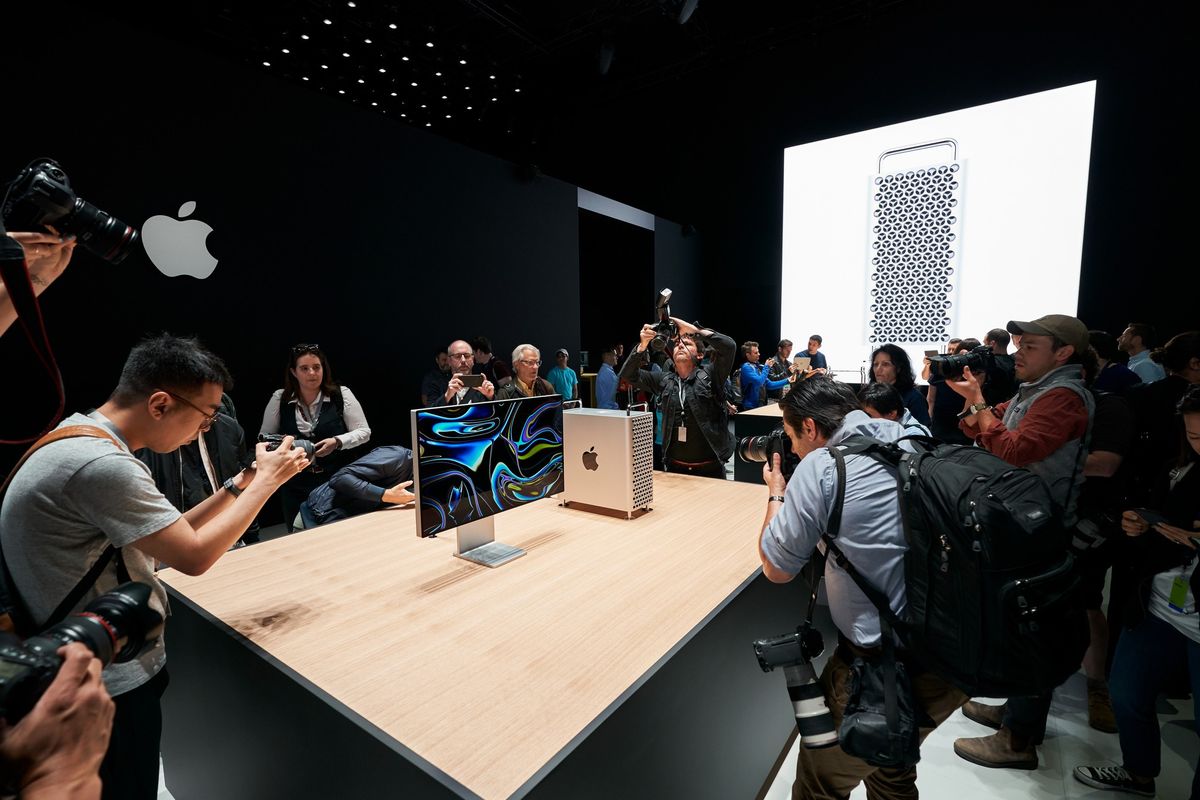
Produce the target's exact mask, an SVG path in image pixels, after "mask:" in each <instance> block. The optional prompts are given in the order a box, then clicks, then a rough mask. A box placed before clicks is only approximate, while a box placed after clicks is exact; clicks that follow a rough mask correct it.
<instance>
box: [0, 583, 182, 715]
mask: <svg viewBox="0 0 1200 800" xmlns="http://www.w3.org/2000/svg"><path fill="white" fill-rule="evenodd" d="M162 629H163V618H162V615H161V614H159V613H158V612H157V611H155V610H154V609H153V608H151V607H150V587H149V586H147V585H146V584H144V583H137V582H130V583H123V584H121V585H120V586H118V587H117V588H116V589H113V590H112V591H111V592H108V593H107V594H102V595H100V596H99V597H97V598H96V599H95V600H93V601H92V602H90V603H88V604H87V606H85V607H84V609H83V610H82V611H80V612H78V613H76V614H72V615H70V616H68V617H67V618H66V619H64V620H63V621H62V622H59V623H57V624H55V625H52V626H50V627H49V628H47V629H46V630H44V631H42V632H41V633H39V634H38V635H37V636H31V637H29V638H28V639H26V640H25V641H24V642H21V641H18V640H17V639H16V638H15V637H8V636H6V637H5V638H4V639H0V716H2V717H4V719H6V720H7V721H8V724H9V725H15V724H16V723H17V722H18V721H20V719H21V718H22V717H24V716H25V715H26V714H28V713H29V712H30V711H31V710H32V709H33V707H34V706H35V705H36V704H37V701H38V699H39V698H40V697H41V696H42V694H43V693H44V692H45V691H46V688H47V687H48V686H50V684H51V682H52V681H53V680H54V676H55V675H57V674H58V670H59V667H61V666H62V658H60V657H59V655H58V649H59V648H60V647H62V646H63V645H66V644H70V643H71V642H81V643H83V644H84V645H86V646H87V648H88V649H89V650H91V651H92V654H93V655H94V656H96V658H98V659H100V661H101V662H102V663H103V664H104V666H108V665H109V664H112V663H118V664H119V663H122V662H125V661H132V660H133V659H135V658H137V657H138V656H140V655H141V654H142V653H143V652H144V651H145V650H146V648H147V645H148V644H149V643H151V642H153V641H154V640H155V639H157V638H158V636H159V634H161V633H162Z"/></svg>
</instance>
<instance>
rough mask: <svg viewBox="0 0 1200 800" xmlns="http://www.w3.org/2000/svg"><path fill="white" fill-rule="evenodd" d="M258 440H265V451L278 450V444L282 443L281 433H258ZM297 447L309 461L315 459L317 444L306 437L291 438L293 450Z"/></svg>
mask: <svg viewBox="0 0 1200 800" xmlns="http://www.w3.org/2000/svg"><path fill="white" fill-rule="evenodd" d="M258 440H259V441H260V442H266V443H267V452H270V451H272V450H278V449H279V446H280V445H281V444H283V434H281V433H260V434H259V435H258ZM297 448H299V449H300V450H303V451H304V455H306V456H308V460H309V461H315V460H316V458H317V457H316V455H315V454H316V452H317V446H316V445H314V444H313V443H312V442H310V441H309V440H308V439H292V449H293V450H295V449H297Z"/></svg>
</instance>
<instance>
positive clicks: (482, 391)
mask: <svg viewBox="0 0 1200 800" xmlns="http://www.w3.org/2000/svg"><path fill="white" fill-rule="evenodd" d="M446 352H447V354H449V356H450V373H451V376H450V382H449V384H447V386H446V393H445V394H443V395H442V396H441V398H439V399H438V400H437V402H435V403H433V406H435V407H436V406H457V405H463V404H464V403H483V402H486V401H488V400H491V399H492V398H494V397H495V396H496V385H495V384H493V383H492V382H491V381H490V380H488V379H487V376H482V377H483V380H482V382H481V383H480V384H479V388H474V387H472V386H468V385H467V383H466V381H470V380H478V379H477V378H475V379H473V378H472V377H471V375H472V370H473V369H474V368H475V348H473V347H472V346H471V344H470V342H465V341H463V340H462V339H458V340H456V341H453V342H451V343H450V346H449V347H447V348H446Z"/></svg>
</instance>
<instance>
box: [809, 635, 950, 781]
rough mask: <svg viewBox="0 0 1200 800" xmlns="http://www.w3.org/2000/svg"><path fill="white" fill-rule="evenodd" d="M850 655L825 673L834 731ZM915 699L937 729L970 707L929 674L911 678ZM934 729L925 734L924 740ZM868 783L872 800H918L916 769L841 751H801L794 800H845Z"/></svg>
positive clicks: (840, 654)
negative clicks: (890, 765)
mask: <svg viewBox="0 0 1200 800" xmlns="http://www.w3.org/2000/svg"><path fill="white" fill-rule="evenodd" d="M846 656H847V654H846V653H845V652H844V650H843V648H841V647H838V648H837V649H836V650H835V651H834V652H833V655H831V656H830V657H829V662H828V663H827V664H826V665H825V669H824V670H823V671H822V672H821V686H822V687H823V688H824V690H825V700H826V702H828V703H829V710H830V712H831V713H832V714H833V724H834V727H835V728H840V727H841V724H842V712H843V711H844V710H845V708H846V701H847V700H848V699H849V695H850V687H849V686H848V685H847V684H848V682H849V677H850V665H849V664H847V663H846V661H845V660H844V658H845V657H846ZM910 678H911V680H912V688H913V695H914V698H913V699H914V700H915V701H916V704H917V706H918V707H920V708H922V709H924V711H925V713H926V714H928V715H929V716H930V718H931V719H932V720H933V723H934V726H935V727H936V726H938V725H941V724H942V723H943V722H945V720H946V718H947V717H949V716H950V715H951V714H953V713H954V711H955V710H956V709H957V708H958V707H959V706H961V705H962V704H963V703H965V702H967V699H968V698H967V696H966V695H965V694H963V693H962V692H960V691H959V690H958V689H956V688H954V686H952V685H951V684H949V683H947V682H946V681H944V680H942V679H941V678H939V677H938V676H936V675H934V674H933V673H931V672H922V673H917V674H910ZM932 732H933V728H922V729H921V741H925V737H926V736H928V735H929V734H930V733H932ZM862 782H866V784H867V797H868V799H869V800H893V798H897V799H898V798H916V797H917V769H916V767H910V768H909V769H884V768H882V767H872V766H871V765H870V764H868V763H867V762H865V761H863V760H861V759H858V758H855V757H854V756H851V755H847V754H846V753H844V752H843V751H842V748H841V747H840V746H836V745H835V746H833V747H826V748H824V749H821V750H809V749H808V748H806V747H804V745H801V746H800V759H799V760H798V761H797V764H796V782H795V783H794V784H792V798H793V800H844V798H848V797H849V796H850V792H852V791H853V790H854V787H856V786H858V784H859V783H862Z"/></svg>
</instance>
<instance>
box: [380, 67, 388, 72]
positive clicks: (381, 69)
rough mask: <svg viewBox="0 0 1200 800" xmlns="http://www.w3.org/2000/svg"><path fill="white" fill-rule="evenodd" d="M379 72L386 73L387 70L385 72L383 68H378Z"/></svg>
mask: <svg viewBox="0 0 1200 800" xmlns="http://www.w3.org/2000/svg"><path fill="white" fill-rule="evenodd" d="M379 71H380V72H387V70H386V69H384V68H383V67H380V68H379Z"/></svg>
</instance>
